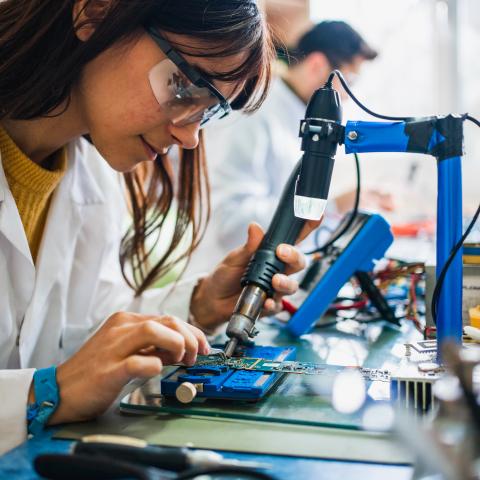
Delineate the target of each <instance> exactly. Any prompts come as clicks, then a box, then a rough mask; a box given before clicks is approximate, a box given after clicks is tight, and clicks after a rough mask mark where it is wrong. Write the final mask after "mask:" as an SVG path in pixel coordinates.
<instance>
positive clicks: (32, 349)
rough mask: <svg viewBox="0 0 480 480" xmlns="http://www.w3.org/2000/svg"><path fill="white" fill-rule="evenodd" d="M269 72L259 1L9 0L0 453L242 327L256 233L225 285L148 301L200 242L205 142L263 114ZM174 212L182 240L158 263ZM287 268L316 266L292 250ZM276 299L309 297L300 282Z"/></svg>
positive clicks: (253, 230) (2, 82)
mask: <svg viewBox="0 0 480 480" xmlns="http://www.w3.org/2000/svg"><path fill="white" fill-rule="evenodd" d="M271 57H272V51H271V46H270V40H269V36H268V32H267V31H266V27H265V24H264V21H263V19H262V17H261V15H260V14H259V12H258V9H257V7H256V4H255V2H254V1H253V0H252V1H248V0H182V1H181V2H179V1H178V0H63V1H59V0H3V1H2V2H0V126H1V130H0V151H1V167H2V168H1V169H0V305H1V306H2V314H1V315H0V369H1V370H0V396H1V399H2V408H1V409H0V451H5V450H6V449H8V448H10V447H12V446H14V445H15V444H18V443H19V442H21V441H22V440H23V439H24V438H25V435H26V432H27V427H28V431H30V432H31V433H33V434H36V433H37V432H38V431H40V430H41V429H42V428H43V427H44V426H45V425H49V424H57V423H61V422H74V421H81V420H85V419H88V418H92V417H94V416H96V415H98V414H100V413H101V412H103V411H104V410H105V409H106V408H107V407H108V406H109V405H110V404H111V402H112V401H113V400H114V399H115V398H116V396H117V395H118V393H119V392H120V390H121V388H122V386H123V385H125V384H126V383H127V382H128V381H129V380H130V379H132V378H134V377H150V376H153V375H157V374H159V373H160V372H161V370H162V366H163V365H164V364H170V363H175V362H184V363H185V364H187V365H191V364H193V363H194V362H195V359H196V355H197V353H200V354H205V353H207V352H208V351H209V345H208V343H207V340H206V338H205V335H204V333H203V332H202V330H203V331H204V332H211V331H213V329H215V327H217V326H218V325H220V324H221V323H223V322H224V321H225V320H226V319H227V318H228V316H229V314H230V313H231V312H232V310H233V307H234V304H235V301H236V299H237V298H238V295H239V293H240V285H239V283H240V277H241V275H242V273H243V271H244V269H245V266H246V265H247V263H248V260H249V258H250V256H251V254H252V253H253V252H254V251H255V249H256V248H257V246H258V245H259V242H260V241H261V238H262V235H263V234H262V231H261V230H260V228H259V227H258V226H255V225H252V226H250V228H249V236H248V241H247V243H246V245H244V246H243V247H240V248H238V249H237V250H235V251H233V252H232V253H231V254H230V255H229V256H227V257H226V259H225V260H224V261H223V262H222V263H221V264H220V265H219V266H218V267H217V269H216V270H215V271H214V272H213V273H212V274H210V275H208V276H206V277H204V278H201V279H195V280H191V281H184V282H180V283H178V284H177V285H176V286H175V287H174V288H173V289H168V290H149V291H148V292H146V289H147V288H148V287H149V286H151V284H152V283H153V282H154V281H155V280H156V279H157V278H158V277H159V276H161V275H163V274H165V272H167V271H168V270H169V269H170V268H171V267H172V260H171V259H172V252H173V251H174V250H175V249H176V247H177V246H178V245H179V243H180V241H181V240H182V238H183V237H184V236H185V235H186V234H187V233H188V234H189V235H190V234H191V237H192V241H191V247H190V248H189V251H188V252H187V254H186V255H189V254H190V253H191V251H192V250H193V248H194V247H195V246H196V244H197V243H198V241H199V238H201V233H202V225H203V224H204V220H205V219H206V218H207V217H208V207H207V208H206V205H208V188H207V182H206V177H205V171H204V159H203V153H202V152H203V150H202V146H201V135H200V134H199V130H200V128H201V127H202V126H203V125H204V124H205V123H206V122H208V121H211V120H213V119H215V118H216V117H218V118H220V117H222V116H224V115H226V114H227V113H228V111H229V109H230V108H231V107H232V108H234V109H243V110H246V111H252V110H254V109H255V108H257V107H258V106H259V105H260V104H261V102H262V100H263V98H264V97H265V92H266V88H267V85H268V81H269V73H270V72H269V63H270V61H271ZM85 137H86V138H88V141H87V140H86V139H85ZM172 145H178V146H179V148H180V151H181V155H180V162H179V165H178V166H177V168H176V169H175V168H173V167H172V166H171V165H170V164H169V162H168V159H167V156H166V154H167V153H168V150H169V148H170V147H171V146H172ZM139 166H142V167H143V168H141V169H140V168H138V167H139ZM145 167H146V168H145ZM174 171H176V172H177V173H176V174H175V178H174V177H173V175H174V174H173V173H172V172H174ZM116 172H122V173H123V177H124V179H123V182H120V181H119V176H118V173H116ZM125 187H126V190H127V191H128V199H127V201H125V195H124V190H125ZM174 198H175V205H176V208H177V212H176V219H177V220H176V225H175V231H174V233H173V235H172V239H171V243H170V245H169V246H168V248H166V249H165V250H166V253H165V255H164V257H163V258H161V259H160V260H159V261H158V262H157V263H152V259H151V250H152V249H151V248H150V246H151V243H152V242H151V241H150V239H152V238H153V239H154V238H157V234H158V233H159V231H160V230H161V227H162V221H163V219H164V218H165V217H166V214H167V213H168V211H169V210H170V209H171V208H173V205H174V203H173V199H174ZM127 209H128V210H129V211H130V212H131V214H132V216H133V222H132V224H133V226H132V227H131V228H130V229H129V230H128V231H127V233H126V234H124V235H123V232H122V228H123V226H124V219H125V214H126V210H127ZM205 212H207V213H205ZM122 235H123V236H122ZM147 240H149V242H148V245H147V244H146V241H147ZM153 243H155V242H153ZM277 253H278V255H279V257H280V258H281V259H282V260H283V261H284V262H285V263H287V264H288V267H289V273H291V272H295V271H298V270H299V269H301V268H303V259H302V257H301V255H300V254H299V253H298V252H297V251H296V250H295V249H294V248H292V247H289V246H286V245H283V246H280V247H279V250H278V252H277ZM119 258H120V262H119V260H118V259H119ZM177 260H178V259H177ZM273 285H274V287H275V289H276V291H277V293H278V296H280V295H282V294H289V293H292V292H293V291H295V290H296V288H297V285H296V283H295V282H294V281H293V280H291V279H289V278H288V277H287V276H285V275H277V276H276V277H275V278H274V283H273ZM129 287H131V288H129ZM278 296H277V297H278ZM276 300H277V301H278V298H277V299H276ZM275 305H276V303H275V301H274V300H273V299H270V300H268V301H267V304H266V308H267V309H270V310H274V309H275ZM133 312H134V313H133ZM187 320H188V322H186V321H187ZM193 325H196V327H195V326H193ZM197 327H198V328H197ZM88 337H89V339H88V340H87V338H88ZM82 344H83V346H82ZM51 365H57V368H55V367H53V368H50V366H51Z"/></svg>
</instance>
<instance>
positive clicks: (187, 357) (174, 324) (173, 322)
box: [162, 317, 210, 366]
mask: <svg viewBox="0 0 480 480" xmlns="http://www.w3.org/2000/svg"><path fill="white" fill-rule="evenodd" d="M162 323H163V325H165V326H167V327H169V328H171V329H172V330H175V331H176V332H178V333H179V334H180V335H182V337H183V339H184V341H185V354H184V356H183V358H182V359H181V362H183V363H184V364H185V365H188V366H190V365H193V364H194V363H195V361H196V359H197V354H198V353H200V354H201V355H206V354H207V353H208V352H209V351H210V346H209V345H208V341H207V339H206V337H205V335H204V334H203V332H201V331H200V330H199V329H198V328H195V327H194V326H193V325H189V324H187V323H185V322H182V321H181V320H178V319H176V318H173V317H165V319H162ZM168 353H172V352H168Z"/></svg>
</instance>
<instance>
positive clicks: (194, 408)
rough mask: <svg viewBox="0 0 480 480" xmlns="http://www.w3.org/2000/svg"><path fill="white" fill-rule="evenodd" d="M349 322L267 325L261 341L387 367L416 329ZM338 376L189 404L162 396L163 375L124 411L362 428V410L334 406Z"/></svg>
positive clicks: (307, 355)
mask: <svg viewBox="0 0 480 480" xmlns="http://www.w3.org/2000/svg"><path fill="white" fill-rule="evenodd" d="M348 326H349V324H348V323H345V324H344V325H340V326H339V328H340V327H341V328H343V329H344V331H342V330H339V328H337V327H331V328H324V329H321V335H320V334H319V333H320V332H318V331H317V332H315V333H312V334H310V335H304V336H303V337H302V338H301V339H294V338H292V337H291V336H288V335H286V334H285V333H281V332H280V331H279V329H278V327H275V326H273V325H262V326H261V334H260V335H259V337H258V338H257V339H256V343H257V344H258V345H275V346H295V347H297V360H299V361H304V362H315V363H329V364H334V365H344V366H364V367H369V368H384V367H385V365H389V364H390V365H391V364H394V363H396V362H397V361H398V358H396V357H394V356H393V355H392V349H393V347H394V346H395V345H396V344H398V343H402V341H405V337H406V336H408V335H409V334H410V333H411V332H410V330H408V331H401V330H399V329H397V328H391V327H389V326H383V327H382V326H379V325H378V324H376V325H369V326H368V327H366V328H364V327H362V328H363V329H362V330H361V331H358V328H359V327H358V325H356V326H355V324H351V325H350V327H351V328H350V331H349V329H348ZM167 373H168V371H167V372H166V374H167ZM332 382H333V377H332V376H322V375H296V374H287V375H285V376H284V377H283V378H282V379H281V380H280V382H279V384H278V385H277V386H276V388H275V389H274V390H273V391H272V392H270V393H269V394H267V395H266V396H265V397H264V398H263V399H261V400H259V401H257V402H247V401H238V400H237V401H228V400H206V399H202V398H197V399H195V400H194V401H193V402H192V403H190V404H188V405H183V404H181V403H180V402H178V401H177V400H176V399H171V398H170V399H167V398H164V397H162V395H161V392H160V377H158V378H154V379H152V380H150V381H149V382H148V383H146V384H145V385H143V386H142V387H141V388H138V389H137V390H135V391H134V392H133V393H131V394H129V395H127V396H125V397H124V398H123V399H122V401H121V403H120V407H121V409H122V410H123V411H129V412H139V413H142V412H143V413H170V414H179V415H195V416H204V417H216V418H226V419H240V420H250V421H262V422H269V423H282V424H292V425H305V426H317V427H319V426H320V427H334V428H343V429H348V430H361V429H362V417H363V412H362V411H361V410H360V411H358V412H356V413H353V414H350V415H348V414H345V413H340V412H338V411H337V410H335V409H334V408H333V407H332V405H331V395H332V386H333V385H332ZM370 387H371V389H370V392H369V393H370V394H372V396H376V397H377V398H380V399H388V396H389V383H386V382H373V383H372V384H371V385H370ZM341 394H342V395H344V396H348V397H352V396H354V395H356V394H359V392H356V391H354V389H349V388H348V386H347V389H346V390H345V391H343V392H342V393H341ZM360 394H361V392H360Z"/></svg>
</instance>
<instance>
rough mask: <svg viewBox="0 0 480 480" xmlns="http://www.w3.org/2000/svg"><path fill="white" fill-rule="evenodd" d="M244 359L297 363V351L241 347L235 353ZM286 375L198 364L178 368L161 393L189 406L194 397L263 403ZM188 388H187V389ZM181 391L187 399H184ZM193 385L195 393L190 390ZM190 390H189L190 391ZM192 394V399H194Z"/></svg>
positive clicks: (166, 381) (279, 348)
mask: <svg viewBox="0 0 480 480" xmlns="http://www.w3.org/2000/svg"><path fill="white" fill-rule="evenodd" d="M235 354H236V355H239V356H241V357H250V358H251V357H255V358H262V359H264V360H271V361H275V362H282V361H284V360H294V359H295V355H296V349H295V347H288V348H285V347H263V346H242V347H239V348H237V350H236V351H235ZM283 375H284V373H277V372H274V371H271V372H263V371H255V370H253V371H248V370H236V369H234V368H231V367H229V366H228V365H225V364H200V365H199V364H197V365H194V366H193V367H178V368H177V369H176V370H174V371H173V372H172V373H170V374H169V375H167V376H166V377H165V378H163V379H162V380H161V392H162V395H164V396H166V397H176V398H177V399H179V400H180V401H184V399H185V401H184V403H189V401H191V400H193V398H195V397H199V398H212V399H230V400H252V401H256V400H260V399H261V398H262V397H264V396H265V395H266V394H267V393H268V392H269V391H270V390H271V389H272V388H274V387H275V385H277V383H278V382H279V380H281V378H282V377H283ZM184 384H186V385H184ZM181 385H184V387H182V389H183V393H184V396H182V389H181V390H180V391H179V390H178V389H179V387H181ZM190 385H193V387H194V388H195V390H196V392H193V390H191V387H190ZM189 389H190V390H189ZM189 392H190V393H189ZM191 394H193V395H191Z"/></svg>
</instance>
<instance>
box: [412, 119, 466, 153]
mask: <svg viewBox="0 0 480 480" xmlns="http://www.w3.org/2000/svg"><path fill="white" fill-rule="evenodd" d="M466 116H467V115H466V114H465V115H461V116H460V115H447V116H445V117H431V118H424V119H421V120H413V121H411V122H406V124H405V134H406V135H407V137H408V144H407V150H406V151H407V152H412V153H425V154H428V155H433V156H434V157H437V159H438V160H445V159H447V158H452V157H461V156H462V155H463V122H464V121H465V119H466ZM435 131H436V132H437V133H439V134H440V135H442V136H443V137H444V140H443V141H441V142H439V143H437V144H436V145H434V146H433V147H430V144H431V140H432V137H433V134H434V133H435Z"/></svg>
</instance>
